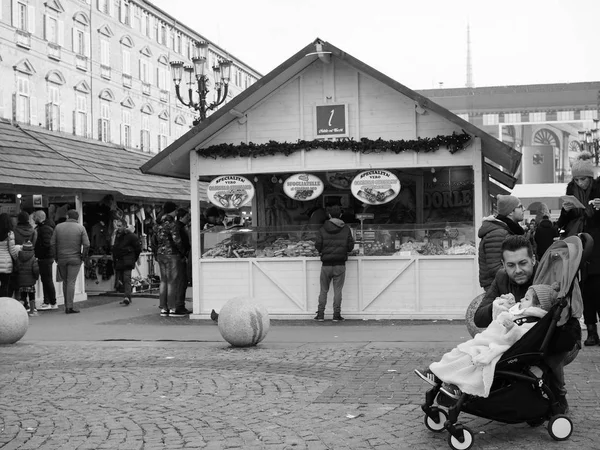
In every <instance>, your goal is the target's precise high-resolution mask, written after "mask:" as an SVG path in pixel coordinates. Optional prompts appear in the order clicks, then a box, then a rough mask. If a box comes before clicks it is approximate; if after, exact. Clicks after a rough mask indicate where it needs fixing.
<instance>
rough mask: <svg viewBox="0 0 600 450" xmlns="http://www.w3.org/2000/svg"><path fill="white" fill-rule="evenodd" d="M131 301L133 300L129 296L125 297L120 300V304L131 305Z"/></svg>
mask: <svg viewBox="0 0 600 450" xmlns="http://www.w3.org/2000/svg"><path fill="white" fill-rule="evenodd" d="M130 303H131V300H129V299H128V298H127V297H125V298H124V299H123V300H121V301H120V302H119V305H123V306H129V304H130Z"/></svg>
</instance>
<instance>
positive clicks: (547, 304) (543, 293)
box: [529, 283, 559, 311]
mask: <svg viewBox="0 0 600 450" xmlns="http://www.w3.org/2000/svg"><path fill="white" fill-rule="evenodd" d="M529 289H533V292H535V296H536V297H537V299H538V301H539V302H540V307H541V308H542V309H543V310H544V311H549V310H550V308H552V306H554V304H555V303H556V299H557V298H558V289H559V285H558V283H552V284H551V285H550V284H534V285H533V286H531V287H530V288H529Z"/></svg>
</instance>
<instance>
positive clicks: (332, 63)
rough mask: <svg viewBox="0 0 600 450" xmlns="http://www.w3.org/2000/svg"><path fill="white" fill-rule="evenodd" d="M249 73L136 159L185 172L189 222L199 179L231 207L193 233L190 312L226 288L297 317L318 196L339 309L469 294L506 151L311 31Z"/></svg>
mask: <svg viewBox="0 0 600 450" xmlns="http://www.w3.org/2000/svg"><path fill="white" fill-rule="evenodd" d="M315 49H316V54H315V55H314V56H311V55H310V50H313V51H314V50H315ZM257 84H259V85H258V86H253V87H251V88H249V89H248V90H247V91H246V92H244V93H243V94H241V95H240V96H239V97H237V98H236V99H234V100H233V101H232V102H230V103H229V104H228V106H227V107H226V108H224V109H222V110H220V111H218V112H217V113H216V114H214V115H213V116H211V117H210V118H209V119H208V120H207V121H206V122H205V123H203V124H201V125H200V126H199V128H198V129H196V130H193V132H190V133H188V134H187V135H185V136H183V137H182V138H181V139H180V140H179V141H177V142H176V143H175V144H173V145H172V146H171V147H169V148H168V149H167V150H166V152H167V153H166V154H165V155H157V156H156V157H154V158H153V159H152V160H151V161H149V162H148V163H147V164H145V165H144V166H143V167H142V170H143V171H146V172H148V173H157V174H158V173H160V174H163V175H172V176H188V174H189V177H190V180H191V182H192V189H191V191H192V213H193V220H194V217H196V215H197V216H198V217H199V216H200V214H202V213H205V211H201V210H200V208H196V205H197V204H198V202H197V201H196V199H195V198H194V193H195V192H196V189H195V188H194V186H195V185H197V184H198V183H201V182H205V183H209V184H208V187H207V191H206V192H207V197H208V199H209V201H211V202H212V203H213V205H214V206H215V207H218V208H220V209H223V210H224V211H225V213H226V217H227V219H228V222H230V220H231V219H232V218H233V219H236V218H238V219H240V220H238V221H237V223H238V224H239V225H238V226H216V227H213V228H210V229H207V230H202V231H201V230H199V229H195V228H194V229H193V235H192V236H193V239H192V240H193V242H194V243H195V245H194V246H193V260H194V262H195V264H196V266H195V269H194V283H193V286H194V315H193V317H198V318H200V317H206V316H207V315H208V314H209V313H210V311H211V310H212V309H215V310H217V311H218V310H219V309H220V307H221V306H222V305H223V304H224V303H225V302H226V301H227V300H228V299H230V298H232V297H236V296H252V297H255V298H257V299H259V300H260V301H261V302H262V303H263V304H264V305H265V306H266V307H267V309H268V310H269V313H270V315H271V316H272V317H289V318H297V317H302V318H308V317H312V316H313V315H314V312H315V311H316V309H317V297H318V293H319V273H320V267H321V263H320V260H319V257H318V254H317V252H316V251H315V249H314V235H315V232H316V230H318V228H319V227H320V225H321V224H322V222H323V220H324V219H325V211H326V208H327V207H328V206H331V205H339V206H341V208H342V209H343V211H344V216H343V219H344V220H345V221H346V222H347V223H349V224H350V226H351V228H352V231H353V234H354V236H355V238H356V242H357V245H356V246H355V249H354V251H353V252H352V254H351V256H350V258H349V261H348V263H347V272H346V283H345V285H344V293H343V295H344V300H343V304H342V310H343V313H344V316H345V317H348V318H374V319H375V318H426V317H435V318H459V317H464V312H465V310H466V307H467V305H468V304H469V303H470V301H471V300H472V299H473V297H475V296H476V295H477V294H478V293H479V292H480V288H479V285H478V282H477V256H476V254H475V253H476V247H477V237H476V230H477V229H478V227H479V225H480V222H481V218H482V217H483V216H484V215H485V214H488V213H489V212H490V211H491V208H492V204H491V201H490V200H491V195H494V194H496V193H497V191H498V190H499V191H500V192H507V191H506V190H505V189H503V188H502V185H505V186H507V188H512V186H513V185H514V178H513V177H512V175H511V174H512V173H514V170H516V167H517V165H518V161H519V155H518V153H517V152H515V151H514V150H512V149H511V148H509V147H507V146H506V145H504V144H502V143H500V142H498V141H496V140H494V139H493V138H491V137H490V136H489V135H487V134H486V133H484V132H483V131H481V130H479V129H477V128H475V127H473V126H472V125H470V124H469V123H467V122H465V121H463V120H462V119H460V118H458V117H457V116H455V115H453V114H451V113H450V112H449V111H447V110H445V109H443V108H441V107H439V106H438V105H435V104H433V103H431V102H429V101H428V100H427V99H425V98H424V97H421V96H420V95H419V94H417V93H415V92H414V91H411V90H410V89H408V88H406V87H404V86H402V85H400V84H399V83H397V82H395V81H393V80H391V79H389V78H387V77H385V76H384V75H383V74H381V73H379V72H377V71H376V70H374V69H372V68H371V67H369V66H367V65H365V64H364V63H362V62H360V61H358V60H356V59H354V58H352V57H351V56H350V55H348V54H347V53H345V52H342V51H341V50H339V49H337V48H335V47H333V46H332V45H330V44H327V43H324V42H322V41H320V40H317V41H315V42H314V43H313V44H312V45H309V46H307V47H306V48H304V49H302V50H301V51H300V52H298V53H297V54H296V55H294V56H293V57H292V58H290V59H289V60H288V61H286V62H285V63H284V64H282V65H281V66H280V67H278V68H277V69H275V70H274V71H273V72H272V73H270V74H269V75H267V76H266V77H265V78H264V79H263V80H261V82H260V83H257ZM240 141H241V143H240ZM187 154H189V165H188V164H185V165H184V164H173V161H178V160H184V161H185V156H186V155H187ZM169 164H170V165H169ZM490 177H494V178H495V179H496V180H497V181H499V182H500V183H501V184H498V183H494V185H493V186H492V185H491V184H489V183H488V180H489V178H490ZM244 208H245V210H244ZM242 213H245V214H242ZM244 216H245V217H248V216H250V217H251V220H250V221H247V220H241V219H243V217H244ZM194 234H195V235H196V236H197V238H196V239H194ZM330 295H332V293H330ZM328 304H329V305H331V302H329V303H328Z"/></svg>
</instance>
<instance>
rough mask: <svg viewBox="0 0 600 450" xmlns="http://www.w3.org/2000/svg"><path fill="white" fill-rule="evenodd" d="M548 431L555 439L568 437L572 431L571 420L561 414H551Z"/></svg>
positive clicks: (559, 439)
mask: <svg viewBox="0 0 600 450" xmlns="http://www.w3.org/2000/svg"><path fill="white" fill-rule="evenodd" d="M548 433H549V434H550V436H551V437H552V439H554V440H555V441H564V440H566V439H569V437H570V436H571V433H573V422H571V419H569V418H568V417H567V416H564V415H562V414H559V415H558V416H553V417H552V418H551V419H550V422H548Z"/></svg>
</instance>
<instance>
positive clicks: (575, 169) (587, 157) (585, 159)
mask: <svg viewBox="0 0 600 450" xmlns="http://www.w3.org/2000/svg"><path fill="white" fill-rule="evenodd" d="M571 175H573V178H575V177H592V178H594V165H593V164H592V155H591V154H589V153H588V152H582V153H580V154H579V156H577V159H576V160H575V162H573V165H572V166H571Z"/></svg>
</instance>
